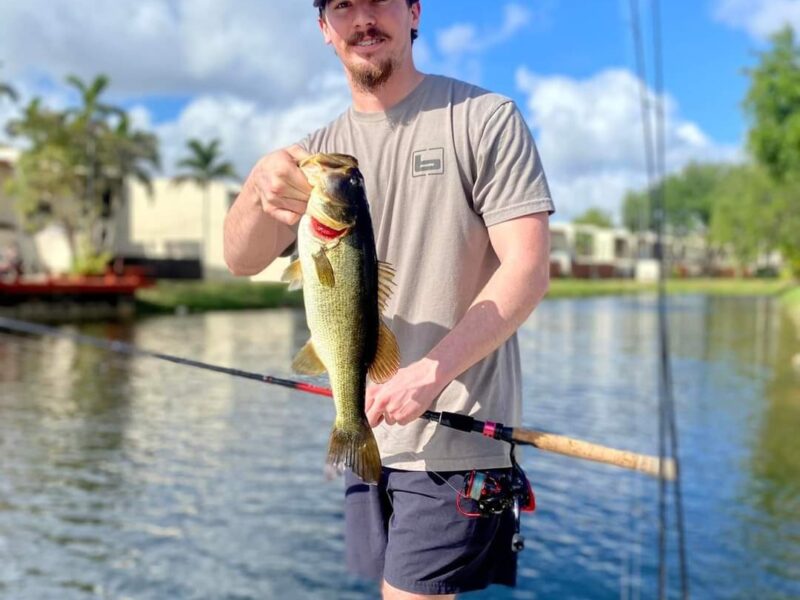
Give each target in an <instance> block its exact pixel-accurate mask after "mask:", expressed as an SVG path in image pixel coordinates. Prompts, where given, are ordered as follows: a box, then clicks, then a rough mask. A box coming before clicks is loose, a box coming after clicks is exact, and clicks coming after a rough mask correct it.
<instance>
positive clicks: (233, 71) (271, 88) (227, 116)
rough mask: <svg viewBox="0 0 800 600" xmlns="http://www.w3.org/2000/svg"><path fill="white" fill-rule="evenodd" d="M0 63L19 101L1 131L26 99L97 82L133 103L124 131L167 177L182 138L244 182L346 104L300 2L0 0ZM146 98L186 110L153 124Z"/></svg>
mask: <svg viewBox="0 0 800 600" xmlns="http://www.w3.org/2000/svg"><path fill="white" fill-rule="evenodd" d="M0 60H2V61H3V63H4V64H3V67H2V69H0V80H2V81H10V82H11V83H13V85H14V86H15V87H16V88H17V89H18V91H19V92H20V96H21V101H20V103H19V104H18V105H16V106H15V105H12V104H10V103H9V102H6V101H0V123H4V122H6V121H7V120H8V119H9V118H13V117H14V116H16V115H17V114H19V111H20V110H21V106H23V105H24V104H25V103H26V102H27V101H28V100H30V99H31V98H32V97H34V96H40V97H42V100H43V103H44V104H45V105H46V106H48V107H51V108H61V107H64V106H66V105H68V104H70V103H74V102H75V100H76V97H75V94H74V92H71V91H70V90H69V88H68V87H67V86H66V85H65V84H64V78H65V77H66V75H67V74H72V73H74V74H77V75H78V76H80V77H82V78H83V79H84V80H87V81H88V80H91V79H92V78H93V77H94V76H95V75H97V74H98V73H107V74H108V75H109V76H110V77H111V85H110V87H109V89H108V92H107V95H106V98H107V99H108V100H110V101H112V102H117V103H119V102H126V103H130V102H131V101H134V102H136V103H137V104H136V105H135V106H134V107H133V108H132V109H130V113H131V117H132V119H133V123H134V125H135V126H136V127H138V128H142V129H147V130H151V131H154V132H155V133H156V134H157V135H158V136H159V138H160V140H161V150H162V155H163V164H164V167H165V171H166V172H167V173H168V174H169V173H171V172H172V170H173V165H174V163H175V159H176V158H177V157H178V156H180V155H182V154H183V153H184V146H185V141H186V140H187V139H189V138H191V137H197V138H201V139H210V138H212V137H219V138H220V139H221V140H222V145H223V149H224V151H225V152H226V156H227V157H228V158H229V159H231V160H233V161H234V163H235V164H236V167H237V169H238V171H239V173H240V174H242V175H246V174H247V172H248V171H249V169H250V167H252V165H253V163H254V162H255V161H256V160H257V159H258V157H259V156H261V155H262V154H264V153H265V152H267V151H269V150H271V149H274V148H276V147H278V146H281V145H284V144H286V143H289V142H293V141H296V140H297V139H299V138H300V137H301V136H302V135H304V134H305V133H307V132H308V131H311V130H313V129H314V128H316V127H319V126H321V125H323V124H324V123H325V122H326V121H328V120H330V119H331V118H333V117H334V116H336V114H338V113H339V112H341V110H343V108H344V107H345V106H346V105H347V102H348V100H349V93H348V92H347V86H346V83H345V80H344V77H343V75H342V74H341V67H340V65H339V62H338V60H337V59H336V57H335V55H334V54H333V52H331V51H330V49H329V48H327V47H326V46H325V44H324V43H323V42H322V38H321V35H320V33H319V31H318V29H317V23H316V11H315V9H314V8H313V7H312V6H311V2H310V1H309V2H306V1H305V0H303V1H299V0H293V1H291V2H281V3H280V6H278V4H277V3H275V2H266V1H264V0H138V1H137V2H135V3H131V2H97V1H96V0H70V2H69V3H67V2H63V1H62V2H52V1H51V0H26V1H25V2H0ZM153 97H173V98H176V97H177V98H183V97H185V98H188V99H189V101H188V104H187V105H186V106H184V107H183V108H182V110H181V112H180V114H179V115H178V116H177V117H175V118H174V119H173V120H171V121H169V122H161V121H162V120H163V115H159V114H153V113H152V110H153V107H154V106H155V105H154V104H153V103H152V102H150V100H151V99H152V98H153ZM137 99H138V100H137ZM146 102H147V105H145V103H146ZM2 141H6V142H7V141H9V140H8V138H7V136H4V135H3V133H0V142H2Z"/></svg>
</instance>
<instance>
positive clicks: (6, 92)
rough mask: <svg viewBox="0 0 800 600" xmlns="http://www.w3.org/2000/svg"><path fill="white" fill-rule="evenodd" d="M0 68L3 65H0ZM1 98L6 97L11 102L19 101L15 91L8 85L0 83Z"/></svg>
mask: <svg viewBox="0 0 800 600" xmlns="http://www.w3.org/2000/svg"><path fill="white" fill-rule="evenodd" d="M0 66H3V63H0ZM3 96H8V97H9V98H10V99H11V101H12V102H16V101H17V100H19V95H18V94H17V90H15V89H14V88H13V87H12V86H11V84H10V83H5V82H3V81H0V98H2V97H3Z"/></svg>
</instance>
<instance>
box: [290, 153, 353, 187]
mask: <svg viewBox="0 0 800 600" xmlns="http://www.w3.org/2000/svg"><path fill="white" fill-rule="evenodd" d="M297 166H299V167H300V170H302V171H303V173H304V174H305V176H306V179H308V183H310V184H311V186H312V187H317V186H322V187H324V184H325V178H326V176H328V175H331V174H333V173H341V174H345V173H347V171H348V170H349V169H357V168H358V160H356V158H355V157H354V156H350V155H349V154H336V153H333V152H331V153H322V152H321V153H318V154H312V155H311V156H308V157H306V158H304V159H303V160H301V161H300V162H299V163H298V165H297Z"/></svg>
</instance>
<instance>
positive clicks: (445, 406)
mask: <svg viewBox="0 0 800 600" xmlns="http://www.w3.org/2000/svg"><path fill="white" fill-rule="evenodd" d="M314 6H316V7H317V8H318V9H319V26H320V29H321V31H322V35H323V37H324V39H325V42H326V43H327V44H329V45H331V46H332V47H333V49H334V51H335V52H336V55H337V56H338V57H339V59H340V60H341V62H342V64H343V65H344V68H345V73H346V75H347V81H348V84H349V87H350V91H351V94H352V107H351V108H350V109H349V110H348V111H347V112H345V113H344V114H343V115H341V116H340V117H339V118H337V119H336V120H335V121H333V122H332V123H331V124H329V125H328V126H327V127H325V128H323V129H320V130H318V131H316V132H314V133H312V134H311V135H309V136H308V137H307V138H306V139H304V140H303V141H302V142H301V143H299V144H297V145H294V146H291V147H289V148H286V149H283V150H279V151H277V152H274V153H272V154H269V155H267V156H265V157H263V158H262V159H261V160H260V161H259V162H258V163H257V164H256V166H255V167H254V168H253V171H252V172H251V173H250V175H249V177H248V178H247V181H246V182H245V184H244V186H243V189H242V192H241V194H240V195H239V197H238V198H237V200H236V202H235V203H234V205H233V207H232V208H231V211H230V213H229V215H228V217H227V220H226V223H225V256H226V261H227V263H228V266H229V268H230V269H231V271H232V272H233V273H235V274H239V275H252V274H255V273H258V272H259V271H261V270H262V269H263V268H265V267H266V266H267V265H268V264H269V263H270V262H271V261H272V260H273V259H275V258H276V257H277V256H279V255H281V254H282V253H286V252H287V250H289V251H290V249H291V245H292V243H293V241H294V239H295V226H296V225H297V222H298V221H299V219H300V217H301V215H302V213H303V212H304V210H305V205H306V201H307V199H308V196H309V192H310V186H309V184H308V182H307V181H306V179H305V177H304V176H303V174H302V172H301V171H300V170H299V169H298V167H297V161H298V160H301V159H302V158H303V157H305V156H307V155H308V153H313V152H341V153H346V154H352V155H353V156H355V157H356V158H357V159H358V160H359V163H360V169H361V171H362V173H363V174H364V178H365V182H366V188H367V198H368V199H369V202H370V212H371V213H372V221H373V226H374V228H375V240H376V246H377V253H378V258H379V259H380V260H383V261H386V262H389V263H390V264H392V265H393V266H394V267H395V269H396V270H397V274H396V276H395V283H396V284H397V286H396V290H395V292H394V295H393V297H392V299H391V301H390V303H389V306H388V307H387V308H388V314H387V315H386V317H387V318H388V320H389V325H390V328H391V329H392V331H393V332H394V334H395V336H396V337H397V340H398V345H399V347H400V354H401V356H402V364H401V367H402V368H401V369H400V370H399V371H398V372H397V374H396V375H395V376H394V377H393V378H392V379H391V380H389V381H388V382H386V383H385V384H383V385H373V386H370V387H369V388H368V392H367V399H366V407H367V416H368V418H369V421H370V424H371V425H372V426H373V427H374V428H375V435H376V438H377V440H378V445H379V447H380V450H381V458H382V461H383V466H384V470H383V475H382V478H381V481H380V483H379V485H377V486H367V485H364V484H363V483H361V482H360V481H358V480H357V479H356V478H355V477H354V476H353V475H352V474H348V475H347V480H346V484H347V495H346V502H345V507H346V509H345V515H346V538H347V548H348V565H349V567H350V569H351V570H352V571H354V572H355V573H357V574H361V575H365V576H371V577H377V578H379V579H383V594H384V598H391V599H396V598H403V599H409V598H426V597H430V596H437V597H454V595H455V594H456V593H459V592H467V591H470V590H475V589H481V588H484V587H486V586H487V585H489V584H492V583H502V584H506V585H514V583H515V577H516V556H515V555H514V553H513V552H512V551H511V535H512V529H513V518H512V516H511V515H510V514H504V515H500V516H496V517H490V518H469V517H465V516H463V515H461V514H459V511H458V510H457V507H456V498H457V495H458V492H459V490H461V488H462V486H463V482H464V478H465V476H466V473H468V472H469V471H470V470H472V469H480V470H491V469H503V468H507V467H509V466H510V464H511V463H510V457H509V450H508V446H507V445H506V444H503V443H500V442H497V441H495V440H491V439H488V438H483V437H481V436H475V435H470V434H465V433H462V432H457V431H452V430H446V429H445V428H442V427H437V426H436V425H435V424H432V423H429V422H426V421H424V420H421V419H418V417H419V416H420V415H421V414H422V413H423V412H424V411H425V410H427V409H434V410H447V411H452V412H458V413H462V414H471V415H474V416H476V417H477V418H480V419H489V420H493V421H501V422H505V423H507V424H517V423H518V422H519V419H520V413H521V408H520V404H521V401H520V398H521V393H520V387H521V382H520V364H519V352H518V346H517V340H516V336H515V335H514V332H515V331H516V329H517V328H518V327H519V326H520V325H521V324H522V323H523V322H524V321H525V319H526V318H527V317H528V316H529V314H530V313H531V311H532V310H533V309H534V307H535V306H536V305H537V303H538V302H539V301H540V300H541V298H542V297H543V296H544V294H545V292H546V291H547V286H548V271H549V258H548V249H549V235H548V214H549V213H551V212H552V211H553V204H552V201H551V199H550V194H549V190H548V188H547V183H546V181H545V177H544V173H543V171H542V167H541V163H540V161H539V158H538V155H537V152H536V148H535V145H534V143H533V140H532V138H531V136H530V132H529V130H528V129H527V127H526V126H525V124H524V122H523V120H522V117H521V116H520V114H519V111H518V110H517V109H516V107H515V106H514V104H513V102H511V101H510V100H509V99H507V98H504V97H502V96H499V95H496V94H491V93H489V92H487V91H485V90H481V89H479V88H476V87H473V86H470V85H468V84H466V83H462V82H459V81H456V80H453V79H449V78H445V77H438V76H432V75H425V74H423V73H421V72H419V71H418V70H417V69H416V67H415V66H414V62H413V58H412V52H411V46H412V42H413V39H414V37H415V36H416V31H417V28H418V26H419V21H420V13H421V6H420V3H419V1H418V0H327V1H326V0H315V1H314Z"/></svg>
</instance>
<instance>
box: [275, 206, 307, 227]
mask: <svg viewBox="0 0 800 600" xmlns="http://www.w3.org/2000/svg"><path fill="white" fill-rule="evenodd" d="M267 212H268V214H269V215H270V216H271V217H272V218H273V219H275V220H276V221H279V222H280V223H283V224H284V225H289V226H290V227H293V226H294V225H296V224H297V222H298V221H299V220H300V217H301V216H302V215H298V214H297V213H296V212H294V211H291V210H285V209H283V208H272V209H271V210H269V211H267Z"/></svg>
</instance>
